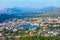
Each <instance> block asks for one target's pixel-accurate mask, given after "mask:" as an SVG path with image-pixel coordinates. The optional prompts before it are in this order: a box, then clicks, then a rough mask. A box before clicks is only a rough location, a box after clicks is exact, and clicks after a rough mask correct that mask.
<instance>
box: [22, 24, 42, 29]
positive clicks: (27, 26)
mask: <svg viewBox="0 0 60 40" xmlns="http://www.w3.org/2000/svg"><path fill="white" fill-rule="evenodd" d="M23 28H25V29H29V28H30V29H32V28H41V26H32V25H24V26H23Z"/></svg>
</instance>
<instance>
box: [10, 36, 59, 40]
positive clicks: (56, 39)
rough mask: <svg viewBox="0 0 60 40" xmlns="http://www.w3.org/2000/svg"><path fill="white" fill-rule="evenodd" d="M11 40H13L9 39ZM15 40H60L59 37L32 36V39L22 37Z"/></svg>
mask: <svg viewBox="0 0 60 40" xmlns="http://www.w3.org/2000/svg"><path fill="white" fill-rule="evenodd" d="M11 40H14V39H13V38H11ZM17 40H60V37H43V36H39V37H37V36H33V37H23V38H19V39H17Z"/></svg>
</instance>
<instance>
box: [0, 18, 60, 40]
mask: <svg viewBox="0 0 60 40" xmlns="http://www.w3.org/2000/svg"><path fill="white" fill-rule="evenodd" d="M33 36H37V37H39V36H44V37H49V36H52V37H54V36H58V37H60V17H58V18H30V19H28V18H25V19H16V18H14V19H13V20H7V21H5V22H3V23H0V40H2V39H3V40H8V39H10V38H15V40H18V39H19V38H21V37H33Z"/></svg>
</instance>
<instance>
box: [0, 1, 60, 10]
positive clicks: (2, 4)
mask: <svg viewBox="0 0 60 40" xmlns="http://www.w3.org/2000/svg"><path fill="white" fill-rule="evenodd" d="M49 6H53V7H60V0H0V9H2V8H9V7H22V8H42V7H49Z"/></svg>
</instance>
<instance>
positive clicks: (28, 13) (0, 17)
mask: <svg viewBox="0 0 60 40" xmlns="http://www.w3.org/2000/svg"><path fill="white" fill-rule="evenodd" d="M41 14H42V15H41ZM44 14H45V15H44ZM47 14H60V8H57V7H44V8H41V9H30V8H18V7H14V8H5V9H2V10H0V22H3V21H5V20H8V19H13V18H27V17H28V18H30V17H42V16H44V17H45V16H46V15H47ZM49 16H51V15H49ZM52 16H53V15H52ZM54 16H55V15H54ZM57 16H58V15H57Z"/></svg>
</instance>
